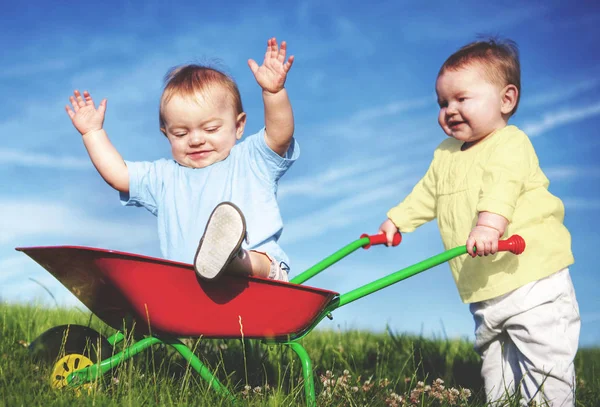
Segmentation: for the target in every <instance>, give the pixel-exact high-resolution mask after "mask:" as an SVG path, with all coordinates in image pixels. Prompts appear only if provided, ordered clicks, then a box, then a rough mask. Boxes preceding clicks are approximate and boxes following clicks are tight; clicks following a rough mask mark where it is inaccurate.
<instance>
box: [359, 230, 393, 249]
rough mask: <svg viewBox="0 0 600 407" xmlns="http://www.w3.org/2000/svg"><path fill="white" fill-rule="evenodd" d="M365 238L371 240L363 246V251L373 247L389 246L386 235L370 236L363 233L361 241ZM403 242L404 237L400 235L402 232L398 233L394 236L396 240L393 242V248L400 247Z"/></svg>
mask: <svg viewBox="0 0 600 407" xmlns="http://www.w3.org/2000/svg"><path fill="white" fill-rule="evenodd" d="M364 237H368V238H369V243H367V244H365V245H364V246H363V249H368V248H369V247H371V246H373V245H378V244H387V236H386V235H385V233H379V234H377V235H369V234H367V233H363V234H362V235H360V238H361V239H362V238H364ZM401 241H402V235H401V234H400V232H397V233H396V234H395V235H394V240H392V246H398V245H399V244H400V242H401Z"/></svg>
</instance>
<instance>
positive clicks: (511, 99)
mask: <svg viewBox="0 0 600 407" xmlns="http://www.w3.org/2000/svg"><path fill="white" fill-rule="evenodd" d="M518 100H519V89H517V87H516V86H515V85H506V87H505V88H504V90H503V94H502V105H501V106H500V110H501V112H502V114H511V113H512V112H513V111H514V110H515V106H517V101H518Z"/></svg>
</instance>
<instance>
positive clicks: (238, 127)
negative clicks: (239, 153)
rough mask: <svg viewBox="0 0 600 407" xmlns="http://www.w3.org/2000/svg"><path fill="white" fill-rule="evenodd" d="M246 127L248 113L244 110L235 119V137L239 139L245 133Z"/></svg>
mask: <svg viewBox="0 0 600 407" xmlns="http://www.w3.org/2000/svg"><path fill="white" fill-rule="evenodd" d="M245 127H246V113H245V112H242V113H240V114H238V116H237V118H236V119H235V137H236V138H237V139H238V140H239V139H241V138H242V135H243V134H244V128H245Z"/></svg>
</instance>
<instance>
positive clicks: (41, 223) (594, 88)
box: [0, 1, 600, 346]
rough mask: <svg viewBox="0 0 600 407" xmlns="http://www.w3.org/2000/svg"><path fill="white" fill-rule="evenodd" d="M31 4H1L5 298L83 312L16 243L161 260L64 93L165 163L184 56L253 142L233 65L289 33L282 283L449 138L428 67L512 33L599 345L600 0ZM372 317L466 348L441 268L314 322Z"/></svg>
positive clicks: (335, 271) (374, 255)
mask: <svg viewBox="0 0 600 407" xmlns="http://www.w3.org/2000/svg"><path fill="white" fill-rule="evenodd" d="M34 3H35V7H29V6H28V7H25V5H21V4H15V3H11V4H7V5H5V6H4V7H3V15H2V17H0V19H1V20H2V23H3V24H2V26H1V27H0V33H1V34H2V35H0V44H1V45H2V48H3V55H4V59H3V61H4V63H3V65H4V66H3V70H1V71H0V94H1V95H2V97H1V98H0V134H3V135H4V138H3V143H2V145H0V181H2V185H3V186H4V188H2V190H0V301H5V302H8V303H31V302H36V301H39V302H41V303H42V304H45V305H48V306H53V304H54V301H53V300H52V298H51V297H50V296H49V295H48V293H47V292H46V290H45V288H44V287H46V288H47V289H48V290H50V292H51V293H52V295H54V297H55V298H56V300H57V301H58V303H59V304H60V305H64V306H77V307H81V308H82V309H83V305H82V304H81V303H79V301H78V300H77V299H76V298H75V297H74V296H73V295H72V294H71V293H70V292H69V291H67V290H66V289H65V288H64V287H63V286H62V285H61V284H60V283H58V282H57V281H56V280H55V279H54V278H53V277H52V276H51V275H50V274H49V273H48V272H46V271H45V270H44V269H43V268H41V267H40V266H39V265H37V264H36V263H35V262H33V260H31V259H29V258H28V257H27V256H25V255H24V254H22V253H19V252H16V251H15V250H14V248H15V247H19V246H43V245H77V246H91V247H101V248H106V249H113V250H119V251H126V252H131V253H139V254H143V255H147V256H153V257H160V251H159V247H158V237H157V228H156V218H154V217H153V216H152V215H151V214H150V213H148V212H147V211H145V210H143V209H140V208H124V207H122V206H121V204H120V203H119V199H118V193H117V192H116V191H114V190H112V189H111V188H110V187H109V186H108V185H106V184H105V183H104V181H103V180H102V179H101V177H100V176H99V175H98V173H97V172H96V171H95V169H94V167H93V166H92V164H91V162H90V160H89V158H88V156H87V153H86V151H85V148H84V146H83V143H82V142H81V136H80V135H79V133H77V131H76V130H75V129H74V127H73V126H72V124H71V121H70V120H69V118H68V116H67V114H66V113H65V110H64V106H65V105H66V104H67V103H68V97H69V96H70V95H71V94H72V92H73V90H74V89H79V90H81V91H83V90H89V91H90V92H91V94H92V96H93V97H94V99H96V101H97V102H99V101H100V100H101V99H103V98H107V99H108V107H107V112H106V119H105V122H104V127H105V129H106V131H107V133H108V135H109V137H110V139H111V141H112V142H113V144H114V145H115V147H116V148H117V149H118V150H119V152H120V153H121V155H122V156H123V157H124V159H126V160H143V161H152V160H157V159H160V158H170V157H171V155H170V149H169V146H168V142H167V141H166V139H165V138H164V136H163V135H162V134H161V133H160V131H159V129H158V100H159V98H160V93H161V89H162V84H163V83H162V80H163V77H164V75H165V74H166V72H167V71H168V70H169V69H170V68H172V67H174V66H176V65H180V64H185V63H191V62H200V63H210V64H216V65H217V66H219V67H222V68H223V69H224V70H225V71H226V72H228V73H229V74H230V75H231V76H232V77H233V78H234V79H235V80H236V82H237V83H238V86H239V88H240V92H241V95H242V101H243V104H244V108H245V111H246V112H247V114H248V121H247V125H246V131H245V136H248V135H250V134H253V133H255V132H257V131H258V130H260V128H261V127H262V126H263V106H262V100H261V94H260V89H259V86H258V85H257V84H256V81H255V80H254V77H253V76H252V73H251V72H250V69H249V68H248V66H247V60H248V59H249V58H252V59H255V60H257V61H262V58H263V55H264V50H265V47H266V42H267V39H268V38H269V37H273V36H274V37H276V38H277V39H278V41H282V40H285V41H286V42H287V43H288V52H289V54H291V55H294V56H295V61H294V65H293V67H292V69H291V71H290V73H289V75H288V80H287V82H286V88H287V90H288V92H289V95H290V99H291V103H292V107H293V109H294V116H295V121H296V132H295V137H296V139H297V141H298V143H299V145H300V149H301V153H300V157H299V159H298V161H297V162H296V163H295V164H294V165H293V166H292V168H291V169H290V170H289V172H288V173H287V174H286V175H285V176H284V177H283V178H282V179H281V182H280V186H279V194H278V200H279V203H280V208H281V212H282V217H283V221H284V231H283V235H282V238H281V240H280V243H281V245H282V247H283V249H284V250H285V251H286V252H287V254H288V256H289V257H290V259H291V267H292V273H291V275H290V277H292V278H293V277H294V276H295V275H297V274H299V273H300V272H301V271H303V270H305V269H307V268H308V267H310V266H311V265H313V264H315V263H317V262H318V261H319V260H321V259H322V258H324V257H326V256H327V255H329V254H331V253H333V252H335V251H336V250H338V249H339V248H341V247H342V246H344V245H346V244H348V243H350V242H351V241H353V240H355V239H357V238H359V236H360V235H361V234H362V233H369V234H373V233H376V232H377V228H378V227H379V225H380V223H381V222H382V221H383V220H384V219H385V213H386V212H387V210H388V209H389V208H391V207H392V206H394V205H396V204H397V203H398V202H400V201H401V200H402V199H403V198H404V197H405V196H406V194H407V193H409V192H410V190H411V189H412V187H413V186H414V184H415V183H416V182H417V181H418V180H419V179H420V177H421V176H422V175H423V174H424V173H425V171H426V169H427V167H428V165H429V162H430V160H431V158H432V154H433V150H434V149H435V147H436V146H437V145H438V144H439V143H440V142H441V141H442V140H443V139H444V138H445V137H446V136H445V134H444V133H443V131H442V130H441V129H440V128H439V126H438V124H437V112H438V106H437V103H436V98H435V88H434V84H435V78H436V75H437V72H438V70H439V67H440V66H441V64H442V63H443V62H444V60H445V59H446V58H447V57H448V56H449V55H450V54H451V53H453V52H454V51H456V50H457V49H458V48H460V47H461V46H463V45H465V44H467V43H469V42H471V41H473V40H475V39H477V38H478V37H479V36H482V35H483V36H499V37H501V38H510V39H512V40H514V41H516V42H517V44H518V46H519V49H520V54H521V69H522V96H521V102H520V105H519V110H518V112H517V114H516V115H515V116H514V117H513V118H511V120H510V122H509V124H515V125H517V126H519V127H520V128H521V129H522V130H524V131H525V132H526V133H527V134H528V135H529V137H530V138H531V141H532V143H533V145H534V147H535V149H536V152H537V154H538V157H539V160H540V165H541V168H542V170H543V171H544V173H545V174H546V175H547V176H548V178H549V179H550V191H551V192H552V193H553V194H555V195H556V196H558V197H559V198H560V199H561V200H562V201H563V203H564V204H565V209H566V216H565V224H566V226H567V228H568V229H569V231H570V232H571V235H572V239H573V242H572V243H573V244H572V248H573V253H574V256H575V264H574V265H573V266H572V267H571V277H572V279H573V282H574V286H575V290H576V294H577V297H578V301H579V306H580V313H581V317H582V330H581V337H580V345H581V346H600V296H598V295H597V293H596V287H597V286H598V283H599V281H600V279H599V277H598V275H597V273H596V269H597V260H596V258H595V250H596V248H597V247H598V246H599V245H600V234H599V233H598V230H599V229H600V220H599V219H598V217H597V216H596V214H597V213H598V211H599V209H600V192H599V190H600V189H599V188H598V184H599V180H600V163H599V162H598V156H599V154H600V138H598V137H597V133H598V128H599V126H600V96H598V95H599V91H600V77H599V75H598V73H599V69H598V68H599V66H600V46H599V45H598V38H600V5H598V4H595V3H593V2H584V3H582V6H580V7H569V5H567V4H564V2H560V1H549V2H547V1H543V2H542V1H534V2H527V4H526V5H525V4H519V3H517V4H518V5H513V6H510V7H509V6H507V5H506V4H498V3H495V4H480V3H479V2H475V1H466V2H456V3H448V2H440V3H436V4H435V6H431V5H418V4H411V3H409V2H392V1H381V2H377V3H373V4H366V3H364V2H356V1H351V2H340V1H330V2H326V3H322V2H317V1H302V2H298V3H295V4H294V5H293V6H285V7H282V6H279V7H276V6H274V5H273V4H271V3H270V2H266V1H261V2H256V3H252V4H250V3H244V2H237V1H233V2H230V5H229V7H228V9H227V10H225V9H222V8H218V7H217V6H216V5H206V4H198V3H196V2H182V3H180V4H179V5H178V6H177V8H170V7H167V6H165V5H162V3H161V2H158V1H147V2H136V1H127V2H110V1H109V2H107V3H105V4H94V5H93V6H92V5H90V4H86V5H85V7H84V6H80V5H77V4H62V3H57V4H53V5H52V6H50V5H48V4H46V3H45V2H34ZM593 185H596V187H594V186H593ZM549 238H551V237H549ZM465 240H466V236H465ZM441 251H443V245H442V243H441V239H440V236H439V232H438V230H437V226H436V224H435V221H434V222H430V223H429V224H426V225H424V226H422V227H421V228H419V229H417V230H416V231H415V232H412V233H407V234H405V235H404V236H403V242H402V244H401V245H400V246H398V247H396V248H385V247H373V248H371V249H370V250H360V251H358V252H356V253H354V254H353V255H351V256H349V257H348V258H346V259H344V260H342V261H341V262H339V263H338V264H336V265H334V266H333V267H332V268H331V269H330V270H327V271H325V272H323V273H322V274H321V275H319V276H317V277H316V278H314V279H313V280H310V285H313V286H315V287H321V288H326V289H330V290H333V291H337V292H340V293H344V292H347V291H349V290H351V289H353V288H356V287H358V286H360V285H363V284H366V283H368V282H370V281H373V280H375V279H377V278H380V277H383V276H385V275H387V274H390V273H392V272H395V271H397V270H400V269H402V268H404V267H406V266H408V265H411V264H414V263H417V262H419V261H421V260H423V259H425V258H428V257H430V256H433V255H435V254H438V253H440V252H441ZM42 286H43V287H42ZM386 326H389V327H390V329H391V330H393V331H394V332H402V333H404V332H406V333H411V334H423V335H425V336H430V337H431V336H437V337H444V336H447V337H452V338H454V337H461V338H466V339H469V340H472V339H473V321H472V318H471V315H470V313H469V309H468V306H467V305H465V304H463V303H462V302H461V300H460V297H459V295H458V292H457V289H456V286H455V285H454V281H453V280H452V276H451V273H450V270H449V267H448V266H447V264H444V265H441V266H438V267H436V268H435V269H432V270H428V271H426V272H424V273H422V274H420V275H418V276H415V277H412V278H410V279H408V280H406V281H403V282H399V283H398V284H396V285H394V286H392V287H388V288H386V289H385V290H382V291H380V292H378V293H375V294H372V295H370V296H368V297H365V298H363V299H361V300H359V301H356V302H354V303H352V304H349V305H347V306H345V307H343V308H340V309H338V310H336V311H335V312H334V320H333V321H329V320H325V321H323V322H322V323H321V324H320V325H319V328H320V329H327V328H331V329H353V328H355V329H368V330H373V331H383V330H384V329H386Z"/></svg>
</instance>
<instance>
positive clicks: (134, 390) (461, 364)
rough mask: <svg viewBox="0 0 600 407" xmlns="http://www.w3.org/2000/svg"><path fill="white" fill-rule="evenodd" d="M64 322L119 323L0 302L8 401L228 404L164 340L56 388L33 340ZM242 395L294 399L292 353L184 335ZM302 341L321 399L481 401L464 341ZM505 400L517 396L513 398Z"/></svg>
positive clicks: (594, 377)
mask: <svg viewBox="0 0 600 407" xmlns="http://www.w3.org/2000/svg"><path fill="white" fill-rule="evenodd" d="M63 324H79V325H85V326H88V325H89V326H91V327H92V328H94V329H95V330H97V331H98V332H100V333H102V334H103V335H105V336H109V335H111V334H112V333H113V332H114V331H113V330H112V329H111V328H110V327H108V326H106V325H105V324H103V323H102V322H101V321H99V320H98V319H97V318H95V317H93V316H91V315H90V313H89V312H88V313H86V312H83V311H81V310H79V309H76V308H73V309H56V308H54V309H47V308H42V307H39V306H33V305H31V306H24V305H9V304H3V303H0V405H2V406H11V407H12V406H34V405H44V406H47V405H52V406H63V405H64V406H67V405H68V406H72V405H77V406H86V405H89V406H141V405H164V406H192V405H193V406H230V405H234V404H233V403H232V402H231V401H230V400H228V399H227V398H224V397H222V396H220V395H218V394H216V393H215V392H214V391H213V390H212V389H211V388H209V387H208V385H207V384H206V383H205V382H204V381H202V379H201V378H200V377H199V375H198V374H196V373H195V372H194V371H193V370H191V369H189V368H188V367H187V365H186V363H185V361H184V360H183V359H182V358H181V357H180V356H179V355H178V354H176V353H174V352H173V351H171V350H170V349H168V348H166V347H164V346H157V347H154V348H152V349H151V350H149V351H146V352H143V353H141V354H139V355H137V356H135V357H133V358H132V359H129V360H128V361H126V362H125V363H123V364H121V365H120V366H118V367H116V368H115V369H113V370H112V371H111V372H110V374H107V375H105V376H103V377H102V378H101V380H99V381H98V382H97V383H94V385H92V386H89V387H87V388H84V389H76V390H73V389H61V390H54V389H51V388H50V386H49V378H50V373H51V369H50V367H49V366H48V365H44V364H39V363H37V362H36V361H34V360H32V359H31V357H30V355H29V351H28V348H27V346H28V345H29V343H30V342H31V341H32V340H34V339H35V338H36V337H37V336H38V335H40V334H41V333H42V332H44V331H45V330H47V329H49V328H51V327H54V326H57V325H63ZM187 343H188V344H189V346H190V347H191V348H192V349H195V352H196V354H198V355H201V358H202V360H203V361H204V362H205V363H206V364H207V365H208V366H209V367H210V368H211V369H212V370H213V371H214V372H216V374H217V376H218V377H219V379H220V380H221V381H222V382H223V383H224V384H226V385H227V387H228V388H229V389H230V390H231V391H232V392H233V393H234V395H235V396H236V398H237V399H238V403H237V404H235V405H248V406H297V405H302V404H304V388H303V385H302V380H301V378H302V375H301V371H300V365H299V362H298V359H297V358H296V356H295V355H294V354H293V353H292V352H291V351H290V350H287V348H285V347H282V346H275V345H271V346H267V345H265V344H263V343H261V342H260V341H248V340H246V341H243V342H242V341H240V340H202V339H194V340H188V341H187ZM302 344H303V345H304V346H305V347H306V349H307V351H308V353H309V355H310V356H311V358H312V361H313V365H314V372H315V386H316V393H317V402H318V405H319V406H454V405H455V406H469V407H475V406H484V405H485V403H484V401H483V400H484V398H483V394H482V389H481V386H482V382H481V379H480V377H479V364H480V361H479V357H478V355H477V354H476V353H475V352H474V351H473V349H472V344H471V343H469V342H468V341H465V340H453V339H445V338H443V339H434V340H431V339H424V338H420V337H414V336H407V335H403V334H400V333H395V332H389V331H388V332H386V333H382V334H374V333H370V332H365V331H345V332H335V331H314V332H312V333H310V334H309V335H307V336H306V337H305V338H304V339H303V340H302ZM576 369H577V375H578V377H577V380H578V386H577V399H578V401H577V405H578V406H585V407H595V406H600V376H599V375H598V369H600V349H581V350H580V351H579V353H578V356H577V359H576ZM505 405H506V406H517V405H518V400H516V399H515V398H514V397H512V398H511V397H507V401H506V404H505Z"/></svg>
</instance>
